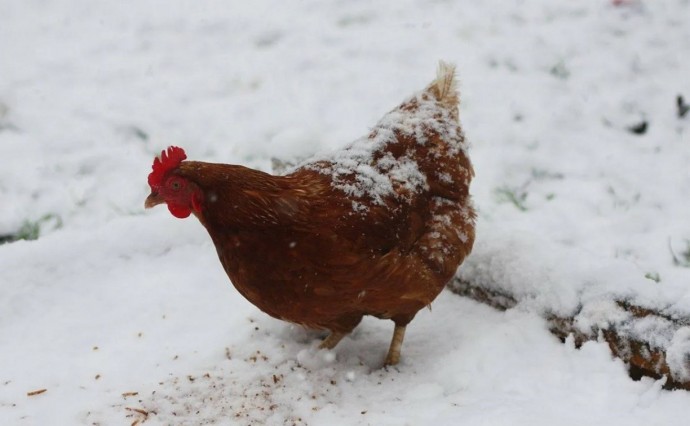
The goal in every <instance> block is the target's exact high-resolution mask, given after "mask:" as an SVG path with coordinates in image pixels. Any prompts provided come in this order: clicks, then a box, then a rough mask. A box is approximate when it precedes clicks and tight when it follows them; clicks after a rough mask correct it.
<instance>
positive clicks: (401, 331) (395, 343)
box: [383, 324, 406, 366]
mask: <svg viewBox="0 0 690 426" xmlns="http://www.w3.org/2000/svg"><path fill="white" fill-rule="evenodd" d="M405 327H406V326H404V325H397V324H396V325H395V330H393V339H391V346H390V348H389V349H388V355H386V361H385V362H384V363H383V365H384V366H389V365H395V364H397V363H398V362H399V361H400V348H402V344H403V339H404V338H405Z"/></svg>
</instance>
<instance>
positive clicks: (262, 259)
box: [145, 63, 475, 365]
mask: <svg viewBox="0 0 690 426" xmlns="http://www.w3.org/2000/svg"><path fill="white" fill-rule="evenodd" d="M185 159H186V155H185V154H184V151H183V150H182V149H180V148H176V147H170V148H168V150H167V152H165V151H164V152H163V153H162V155H161V157H160V158H156V159H155V161H154V165H153V171H152V172H151V174H150V175H149V185H150V186H151V195H149V197H148V198H147V199H146V204H145V205H146V207H147V208H149V207H152V206H155V205H157V204H161V203H167V205H168V208H169V209H170V211H171V213H173V215H175V216H176V217H181V218H182V217H187V216H189V215H190V214H192V213H193V214H194V215H195V216H196V217H197V218H198V219H199V220H200V221H201V223H202V224H203V225H204V226H205V227H206V229H207V230H208V232H209V234H210V236H211V238H212V239H213V242H214V244H215V246H216V249H217V251H218V256H219V258H220V261H221V263H222V265H223V267H224V268H225V271H226V272H227V274H228V276H229V277H230V280H231V281H232V283H233V284H234V286H235V287H236V288H237V290H238V291H239V292H240V293H241V294H242V295H243V296H244V297H245V298H246V299H247V300H249V301H250V302H251V303H253V304H254V305H256V306H257V307H258V308H259V309H261V310H262V311H264V312H266V313H267V314H269V315H271V316H273V317H275V318H279V319H282V320H285V321H290V322H292V323H296V324H301V325H303V326H305V327H308V328H313V329H322V330H329V331H330V333H331V334H330V335H329V336H328V337H327V338H326V339H325V340H324V341H323V342H322V344H321V347H322V348H329V349H331V348H333V347H335V346H336V345H337V343H338V342H339V341H340V340H341V339H342V338H343V337H344V336H346V335H347V334H348V333H350V332H351V331H352V330H353V329H354V328H355V327H356V326H357V324H359V322H360V321H361V319H362V317H363V316H364V315H373V316H375V317H377V318H381V319H390V320H392V321H393V322H394V323H395V331H394V334H393V339H392V341H391V345H390V349H389V351H388V355H387V357H386V361H385V363H386V364H389V365H390V364H396V363H398V361H399V359H400V349H401V345H402V341H403V337H404V333H405V327H406V326H407V324H408V323H409V322H410V321H411V320H412V319H413V318H414V316H415V315H416V313H417V312H418V311H419V310H420V309H422V308H424V307H425V306H429V305H430V304H431V302H432V301H433V300H434V299H435V298H436V296H438V294H439V293H440V292H441V290H442V289H443V288H444V286H445V284H446V283H447V282H448V281H449V280H450V279H451V277H453V275H454V274H455V271H456V269H457V268H458V266H459V265H460V263H462V261H463V259H464V258H465V257H466V256H467V255H468V254H469V253H470V250H471V249H472V244H473V242H474V222H475V212H474V209H473V208H472V203H471V200H470V195H469V185H470V181H471V179H472V176H473V170H472V165H471V163H470V160H469V158H468V156H467V152H466V145H465V141H464V136H463V133H462V129H461V127H460V124H459V122H458V95H457V91H456V88H455V75H454V67H453V66H451V65H447V64H445V63H441V64H440V67H439V72H438V76H437V78H436V79H435V80H434V81H433V82H432V83H431V84H430V85H429V86H428V87H427V88H426V89H424V90H422V91H421V92H419V93H416V94H415V95H413V96H412V97H410V98H409V99H407V100H406V101H404V102H403V103H402V104H401V105H400V106H398V107H397V108H395V109H394V110H392V111H391V112H389V113H388V114H386V115H385V116H384V117H383V119H381V120H380V121H379V122H378V123H377V124H376V126H374V128H373V129H372V130H371V132H370V133H369V135H368V136H366V137H363V138H361V139H359V140H357V141H355V142H354V143H352V144H350V145H349V146H347V147H345V148H344V149H343V150H340V151H337V152H335V153H333V154H331V155H327V156H322V157H315V158H312V159H309V160H308V161H306V162H305V163H303V164H301V165H300V166H298V167H297V168H295V169H294V170H292V171H291V172H290V173H288V174H286V175H284V176H273V175H270V174H267V173H264V172H261V171H257V170H252V169H249V168H246V167H243V166H237V165H227V164H212V163H204V162H198V161H183V160H185Z"/></svg>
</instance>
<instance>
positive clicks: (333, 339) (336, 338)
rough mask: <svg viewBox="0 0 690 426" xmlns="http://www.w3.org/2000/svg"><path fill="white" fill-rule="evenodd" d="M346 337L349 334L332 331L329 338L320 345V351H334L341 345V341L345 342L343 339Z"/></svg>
mask: <svg viewBox="0 0 690 426" xmlns="http://www.w3.org/2000/svg"><path fill="white" fill-rule="evenodd" d="M345 336H347V333H343V332H342V331H332V332H331V334H329V335H328V337H326V338H325V339H323V342H321V344H320V345H319V349H333V348H335V347H336V345H337V344H338V343H340V341H341V340H343V337H345Z"/></svg>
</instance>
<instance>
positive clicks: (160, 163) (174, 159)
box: [149, 146, 187, 188]
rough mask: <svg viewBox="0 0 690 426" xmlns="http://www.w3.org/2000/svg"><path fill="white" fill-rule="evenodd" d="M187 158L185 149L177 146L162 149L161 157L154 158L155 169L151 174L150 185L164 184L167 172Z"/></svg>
mask: <svg viewBox="0 0 690 426" xmlns="http://www.w3.org/2000/svg"><path fill="white" fill-rule="evenodd" d="M186 158H187V154H185V153H184V149H182V148H178V147H176V146H169V147H168V149H167V150H164V151H161V155H160V157H156V158H155V159H154V160H153V166H152V169H153V171H152V172H151V173H150V174H149V186H150V187H151V188H156V187H159V186H161V185H162V184H163V177H165V174H166V173H167V172H168V171H170V170H172V169H174V168H175V167H177V166H179V165H180V163H181V162H182V160H184V159H186Z"/></svg>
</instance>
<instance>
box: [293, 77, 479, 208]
mask: <svg viewBox="0 0 690 426" xmlns="http://www.w3.org/2000/svg"><path fill="white" fill-rule="evenodd" d="M454 73H455V69H454V67H453V66H450V65H447V64H444V63H441V66H440V67H439V73H438V76H437V78H436V79H435V80H434V81H433V82H432V83H431V84H430V85H429V86H428V87H427V88H426V89H424V90H423V91H421V92H418V93H416V94H414V95H413V96H411V97H410V98H409V99H407V100H406V101H404V102H403V103H402V104H401V105H400V106H398V107H397V108H395V109H394V110H392V111H391V112H389V113H388V114H386V115H385V116H384V117H383V118H382V119H381V120H380V121H379V122H378V123H376V125H375V126H374V128H373V129H372V130H371V132H370V133H369V135H368V136H365V137H362V138H360V139H357V140H355V141H354V142H352V143H351V144H350V145H348V146H347V147H345V148H344V149H342V150H339V151H336V152H334V153H330V154H326V155H323V156H318V155H317V156H315V157H313V158H311V159H310V160H309V161H307V162H306V163H304V164H302V165H301V166H300V167H301V168H307V169H311V170H315V171H318V172H319V173H322V174H325V175H329V176H330V177H331V182H332V185H333V187H334V188H336V189H338V190H341V191H343V192H344V193H346V194H348V195H349V196H351V197H353V198H354V199H355V200H357V201H362V203H359V202H357V201H354V202H353V206H354V207H355V209H356V210H358V209H363V208H364V209H365V207H364V205H365V204H363V203H364V202H366V201H369V202H373V203H374V204H378V205H383V204H385V200H386V199H391V198H392V199H395V200H396V201H399V202H406V203H410V202H412V200H413V196H414V195H415V194H418V193H420V192H422V191H426V190H428V189H429V185H428V178H429V176H428V175H427V173H428V172H429V169H430V167H429V166H430V165H432V164H433V163H434V159H435V158H438V157H439V156H440V155H451V156H455V155H458V154H459V153H460V152H464V150H465V142H464V137H463V134H462V130H461V129H460V125H459V123H458V118H457V104H458V97H457V92H456V90H455V80H454ZM441 144H443V145H445V146H443V147H441V146H439V145H441Z"/></svg>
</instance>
